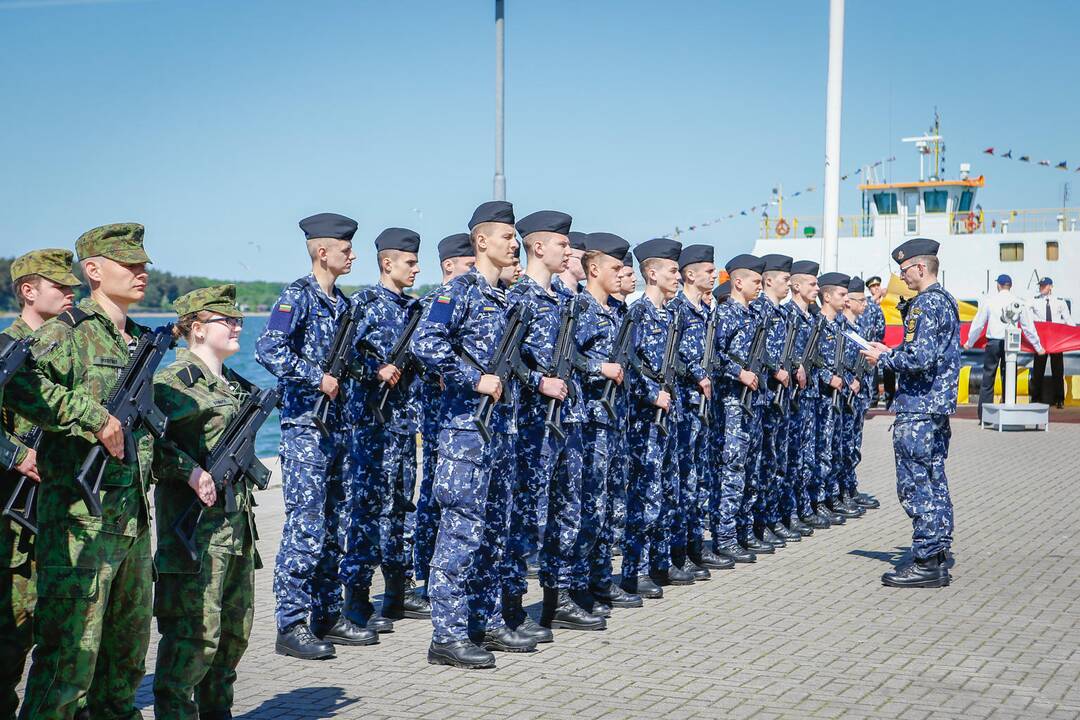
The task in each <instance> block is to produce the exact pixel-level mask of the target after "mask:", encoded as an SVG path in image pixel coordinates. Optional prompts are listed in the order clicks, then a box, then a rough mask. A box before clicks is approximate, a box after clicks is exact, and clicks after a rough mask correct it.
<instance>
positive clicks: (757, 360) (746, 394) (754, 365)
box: [739, 319, 767, 415]
mask: <svg viewBox="0 0 1080 720" xmlns="http://www.w3.org/2000/svg"><path fill="white" fill-rule="evenodd" d="M766 322H767V321H766V320H764V319H762V321H761V324H760V325H758V326H757V330H755V331H754V338H753V340H751V341H750V354H749V355H748V356H747V358H746V363H745V365H744V366H743V370H747V371H749V372H751V373H753V374H754V375H761V370H762V368H763V367H765V323H766ZM753 393H754V391H753V390H751V389H750V387H749V386H748V385H743V389H742V395H740V396H739V405H740V406H741V407H742V409H743V412H745V413H746V414H747V415H751V414H753V412H754V409H753V405H752V398H753Z"/></svg>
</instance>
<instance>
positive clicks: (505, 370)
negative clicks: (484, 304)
mask: <svg viewBox="0 0 1080 720" xmlns="http://www.w3.org/2000/svg"><path fill="white" fill-rule="evenodd" d="M530 320H532V308H530V307H528V306H526V305H525V303H518V304H517V305H514V309H513V310H511V311H510V314H509V316H508V317H507V318H506V327H505V328H504V329H503V334H502V339H501V340H500V341H499V345H498V346H497V347H496V348H495V354H494V355H492V356H491V360H490V361H489V362H488V366H487V369H486V370H485V371H484V374H485V375H495V376H497V377H498V378H499V380H500V381H502V385H503V397H507V395H508V392H507V390H508V388H507V387H506V384H507V383H508V382H509V381H510V376H511V375H517V376H518V377H519V378H520V377H522V376H524V377H528V370H527V369H526V368H525V367H524V365H523V364H522V362H521V341H522V340H523V339H524V338H525V331H526V330H527V329H528V327H529V321H530ZM494 410H495V399H494V398H493V397H491V396H490V395H484V396H482V397H481V398H480V402H479V403H477V405H476V413H474V414H473V423H475V425H476V429H477V430H479V431H480V437H482V438H483V439H484V442H489V441H490V440H491V413H492V412H493V411H494Z"/></svg>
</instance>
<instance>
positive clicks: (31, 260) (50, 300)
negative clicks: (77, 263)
mask: <svg viewBox="0 0 1080 720" xmlns="http://www.w3.org/2000/svg"><path fill="white" fill-rule="evenodd" d="M71 260H72V254H71V251H70V250H34V251H32V252H28V253H26V254H25V255H23V256H21V257H18V258H16V259H15V262H13V263H11V287H12V291H13V292H14V293H15V298H16V300H18V302H19V309H20V310H19V317H18V318H16V319H15V322H13V323H12V324H11V325H9V326H8V327H7V328H6V329H4V331H3V332H4V334H5V335H7V336H8V337H11V338H14V339H15V340H20V339H22V338H24V337H27V336H28V335H30V334H31V333H32V332H33V331H34V330H37V329H38V328H39V327H41V325H42V324H43V323H44V322H45V321H46V320H49V319H51V318H54V317H56V316H57V315H59V314H60V313H62V312H64V311H65V310H68V309H69V308H71V302H72V298H73V297H74V296H75V288H76V287H77V286H78V285H80V284H81V283H80V282H79V279H78V278H77V277H75V276H74V275H72V274H71ZM33 428H34V426H33V425H32V424H31V423H30V422H28V421H27V420H25V419H23V418H22V417H20V416H19V415H16V414H15V413H14V412H13V411H12V410H11V409H10V408H6V407H5V408H3V410H2V411H0V436H2V438H3V440H4V441H7V442H9V443H11V445H12V447H13V448H14V454H13V457H12V469H11V471H10V472H9V473H8V474H7V479H6V480H5V482H3V483H0V503H3V502H5V501H6V500H7V498H8V496H9V494H10V493H11V492H13V491H14V489H15V482H16V480H17V479H18V478H19V477H22V476H25V477H28V478H30V479H31V480H34V481H35V482H39V481H40V479H41V478H40V476H39V475H38V470H37V452H36V451H35V450H34V449H32V448H29V447H27V446H26V444H25V443H24V442H23V440H24V438H26V436H27V435H28V434H29V433H30V432H31V431H32V430H33ZM33 542H34V540H33V535H32V534H31V533H29V532H28V531H26V530H24V529H23V527H22V526H21V525H19V524H17V523H15V522H11V521H7V520H0V718H3V719H4V720H6V719H7V718H11V719H12V720H13V719H14V717H15V711H16V710H17V709H18V707H19V696H18V695H16V694H15V688H16V686H18V684H19V680H20V679H21V678H22V671H23V667H24V666H25V665H26V655H27V653H29V652H30V648H31V647H32V646H33V640H34V624H33V622H34V604H35V602H36V600H37V592H36V590H35V588H36V583H35V579H36V578H35V563H34V546H33Z"/></svg>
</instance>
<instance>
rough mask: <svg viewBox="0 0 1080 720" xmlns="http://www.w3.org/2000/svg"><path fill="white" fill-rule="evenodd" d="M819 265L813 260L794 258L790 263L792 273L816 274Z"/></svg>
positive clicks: (819, 267)
mask: <svg viewBox="0 0 1080 720" xmlns="http://www.w3.org/2000/svg"><path fill="white" fill-rule="evenodd" d="M820 269H821V266H820V265H818V264H817V263H816V262H814V261H813V260H796V261H795V262H793V263H791V274H792V275H817V274H818V270H820Z"/></svg>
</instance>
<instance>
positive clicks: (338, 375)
mask: <svg viewBox="0 0 1080 720" xmlns="http://www.w3.org/2000/svg"><path fill="white" fill-rule="evenodd" d="M364 306H365V304H364V303H360V302H357V303H355V304H353V305H352V307H350V308H349V311H348V312H346V313H345V316H344V317H342V318H341V322H340V323H338V326H337V330H336V331H335V332H334V341H333V342H332V343H331V344H330V352H329V353H328V354H327V356H326V360H325V361H323V366H322V371H323V373H325V374H326V375H329V376H330V377H333V378H335V379H336V380H338V381H340V380H341V379H342V378H343V377H345V376H346V375H347V374H348V372H349V368H350V366H351V365H352V358H353V353H354V345H355V339H356V328H357V326H358V325H359V324H360V314H361V313H362V312H363V310H364ZM340 392H341V390H340V388H339V389H338V393H339V394H340ZM331 402H333V400H331V399H330V396H329V395H326V394H324V393H321V392H320V393H319V397H318V398H317V399H316V400H315V408H314V410H313V415H314V417H313V420H314V421H315V425H316V426H317V427H318V428H319V430H320V431H321V432H322V434H323V435H329V434H330V427H329V426H328V425H327V421H328V419H329V414H330V403H331Z"/></svg>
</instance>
